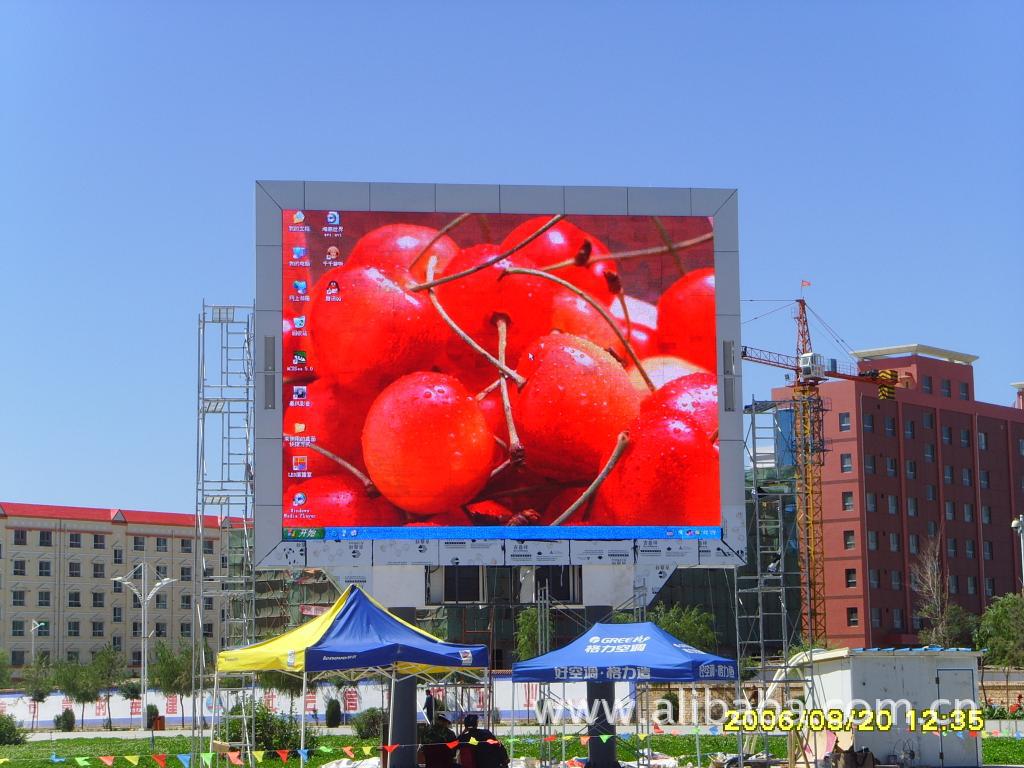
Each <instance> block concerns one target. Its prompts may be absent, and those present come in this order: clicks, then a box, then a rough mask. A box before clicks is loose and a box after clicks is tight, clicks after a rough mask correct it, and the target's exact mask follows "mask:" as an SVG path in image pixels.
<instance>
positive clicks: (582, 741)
mask: <svg viewBox="0 0 1024 768" xmlns="http://www.w3.org/2000/svg"><path fill="white" fill-rule="evenodd" d="M589 741H590V737H589V736H580V744H582V745H583V746H587V742H589Z"/></svg>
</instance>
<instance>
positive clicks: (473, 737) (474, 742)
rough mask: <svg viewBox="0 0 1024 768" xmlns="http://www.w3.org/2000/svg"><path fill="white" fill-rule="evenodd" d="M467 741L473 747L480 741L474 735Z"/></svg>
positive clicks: (552, 738)
mask: <svg viewBox="0 0 1024 768" xmlns="http://www.w3.org/2000/svg"><path fill="white" fill-rule="evenodd" d="M551 740H552V741H554V736H552V737H551ZM469 743H470V744H471V745H472V746H474V747H475V746H476V745H477V744H479V743H480V742H479V741H477V738H476V737H475V736H470V737H469Z"/></svg>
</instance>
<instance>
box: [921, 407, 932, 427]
mask: <svg viewBox="0 0 1024 768" xmlns="http://www.w3.org/2000/svg"><path fill="white" fill-rule="evenodd" d="M921 424H922V425H923V426H924V428H925V429H935V414H934V413H932V412H931V411H925V412H924V413H923V414H921Z"/></svg>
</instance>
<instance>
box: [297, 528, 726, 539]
mask: <svg viewBox="0 0 1024 768" xmlns="http://www.w3.org/2000/svg"><path fill="white" fill-rule="evenodd" d="M284 538H285V540H286V541H310V540H318V541H353V540H355V541H359V540H362V541H373V540H379V539H405V540H410V539H446V540H453V539H458V540H464V539H500V540H516V541H545V540H551V541H565V540H567V539H573V540H580V541H616V540H621V539H669V540H671V539H721V538H722V529H721V527H720V526H708V525H700V526H688V527H682V528H667V527H665V526H661V525H640V526H618V525H588V526H582V525H580V526H577V525H567V526H565V527H550V526H515V525H510V526H505V525H462V526H436V527H435V526H409V527H387V528H385V527H379V528H375V527H365V528H285V529H284Z"/></svg>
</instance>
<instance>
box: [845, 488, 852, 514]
mask: <svg viewBox="0 0 1024 768" xmlns="http://www.w3.org/2000/svg"><path fill="white" fill-rule="evenodd" d="M843 511H844V512H852V511H853V491H843Z"/></svg>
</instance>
